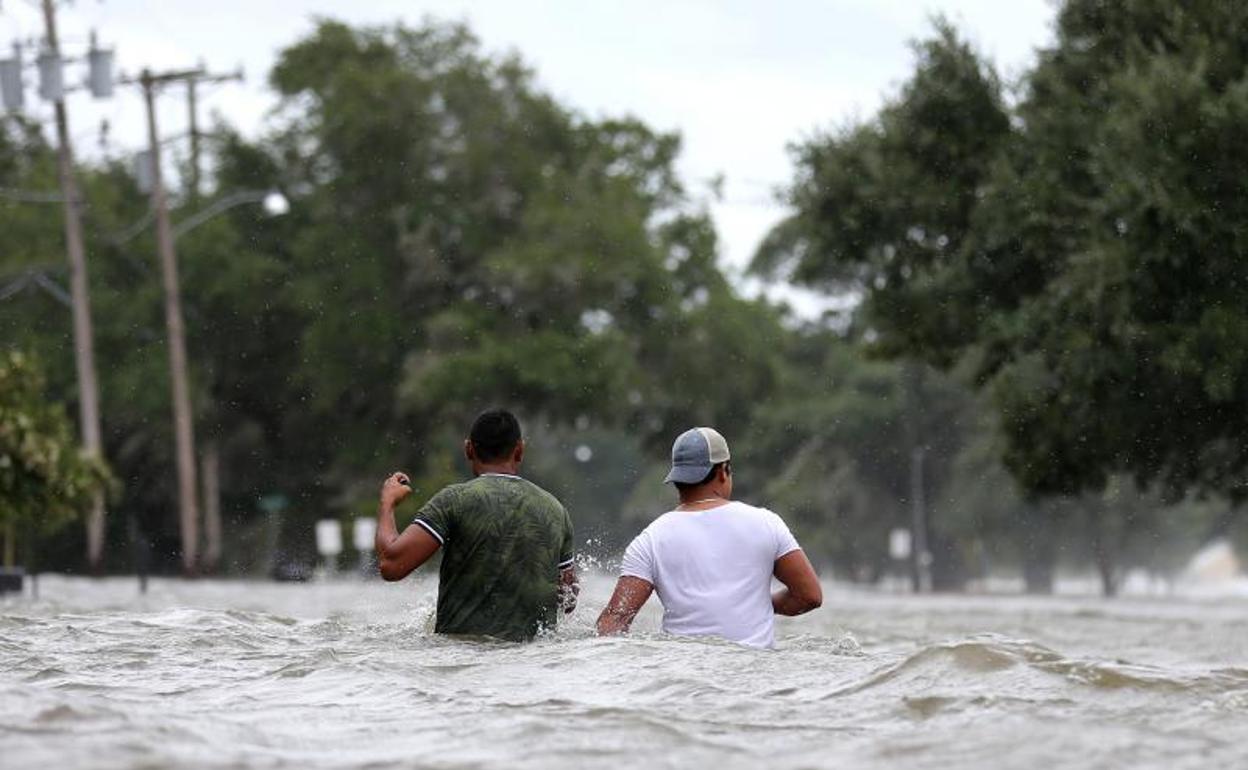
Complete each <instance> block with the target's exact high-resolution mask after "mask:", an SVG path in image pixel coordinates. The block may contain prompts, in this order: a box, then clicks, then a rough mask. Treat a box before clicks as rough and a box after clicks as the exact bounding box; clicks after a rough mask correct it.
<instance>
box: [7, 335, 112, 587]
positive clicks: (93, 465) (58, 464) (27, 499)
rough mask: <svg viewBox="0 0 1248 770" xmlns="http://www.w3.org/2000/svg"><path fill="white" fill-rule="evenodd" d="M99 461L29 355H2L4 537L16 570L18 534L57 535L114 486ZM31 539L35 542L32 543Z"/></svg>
mask: <svg viewBox="0 0 1248 770" xmlns="http://www.w3.org/2000/svg"><path fill="white" fill-rule="evenodd" d="M109 479H110V476H109V473H108V470H107V468H106V467H105V466H104V465H103V463H102V462H101V461H100V460H99V459H98V458H93V457H87V456H85V455H83V454H82V452H81V451H80V450H79V448H78V445H77V442H76V441H75V439H74V436H73V430H72V428H71V425H70V422H69V418H68V417H66V415H65V412H64V410H63V409H62V408H61V406H60V405H59V404H52V403H49V402H48V401H47V399H46V396H45V394H44V379H43V374H42V372H41V371H40V369H39V366H38V364H37V363H36V362H35V361H34V359H32V358H31V357H30V356H29V355H28V354H26V353H23V352H21V351H18V350H13V349H10V350H7V351H5V352H4V353H3V355H0V533H3V536H4V541H5V546H6V547H5V552H4V561H5V566H13V558H14V551H15V549H14V543H15V541H16V539H17V533H18V530H19V529H21V530H23V532H33V531H40V532H43V533H51V532H55V531H56V530H57V529H58V528H59V527H61V526H62V525H64V524H66V523H68V522H70V521H72V520H74V519H75V518H77V517H78V516H80V515H82V514H84V513H86V511H87V510H89V509H90V506H91V501H92V496H93V495H94V494H95V493H96V492H97V491H103V489H105V488H106V487H107V486H108V483H109ZM27 539H28V540H29V537H28V538H27Z"/></svg>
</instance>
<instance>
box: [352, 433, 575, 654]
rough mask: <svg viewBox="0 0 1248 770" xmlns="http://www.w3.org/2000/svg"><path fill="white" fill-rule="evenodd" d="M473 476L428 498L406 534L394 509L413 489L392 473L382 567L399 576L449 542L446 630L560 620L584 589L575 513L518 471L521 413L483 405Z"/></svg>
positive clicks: (506, 630) (381, 523)
mask: <svg viewBox="0 0 1248 770" xmlns="http://www.w3.org/2000/svg"><path fill="white" fill-rule="evenodd" d="M464 456H465V457H467V458H468V462H469V463H470V464H471V466H472V475H473V477H474V478H473V479H472V480H471V481H466V482H464V483H462V484H452V485H450V486H448V487H445V488H444V489H442V490H441V491H440V492H438V493H437V494H435V495H434V496H433V497H432V498H430V499H429V501H428V502H427V503H425V505H424V506H423V507H422V508H421V509H420V510H419V511H418V512H417V513H416V518H415V520H414V521H413V523H412V525H411V526H409V527H408V528H407V529H405V530H404V531H403V533H402V534H399V532H398V528H397V527H396V526H395V521H394V509H395V507H396V506H397V505H398V504H399V503H400V502H402V501H403V500H404V499H405V498H407V497H408V495H410V494H411V493H412V488H411V486H410V484H409V481H408V477H407V476H406V475H405V474H403V473H395V474H393V475H391V476H390V477H389V478H387V479H386V481H385V483H384V484H383V485H382V488H381V504H380V506H379V507H378V512H377V538H376V548H377V558H378V561H379V562H380V567H381V576H382V577H383V578H385V579H386V580H401V579H403V578H404V577H406V576H407V575H408V574H410V573H411V572H412V571H413V570H415V569H416V568H417V567H419V566H420V565H421V564H424V563H425V562H426V561H428V559H429V557H431V556H433V554H434V553H436V552H437V550H438V549H439V548H441V549H442V567H441V569H440V570H439V572H438V607H437V622H436V625H435V627H434V631H435V632H437V633H440V634H470V635H477V636H491V637H496V638H499V639H505V640H508V641H516V642H520V641H528V640H530V639H532V638H533V637H534V636H536V635H537V633H538V631H540V630H542V629H543V628H545V629H552V630H553V629H554V626H555V622H556V619H557V617H558V609H559V608H560V607H562V608H563V610H564V611H565V612H571V611H572V610H573V609H574V608H575V606H576V594H577V592H578V591H579V585H578V584H577V579H576V571H575V569H574V567H573V560H572V555H573V554H572V543H573V539H572V520H571V518H570V517H569V516H568V512H567V511H566V510H565V509H564V507H563V505H562V504H561V503H560V502H559V501H558V500H557V499H555V497H554V495H551V494H550V493H549V492H547V491H545V490H544V489H542V488H541V487H539V486H537V485H536V484H534V483H532V482H530V481H527V480H525V479H523V478H521V477H520V476H519V470H520V463H521V461H522V460H523V459H524V440H523V438H522V437H521V435H520V423H519V422H518V421H517V420H516V418H515V416H514V415H512V414H511V413H510V412H508V411H506V410H502V409H493V410H490V411H487V412H483V413H482V414H481V415H480V416H478V417H477V419H476V420H475V421H474V422H473V424H472V430H471V431H470V432H469V435H468V438H467V439H466V440H465V441H464Z"/></svg>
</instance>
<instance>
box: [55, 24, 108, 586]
mask: <svg viewBox="0 0 1248 770" xmlns="http://www.w3.org/2000/svg"><path fill="white" fill-rule="evenodd" d="M43 19H44V26H45V28H46V38H47V53H48V54H50V55H51V57H53V59H54V60H55V61H58V62H59V60H60V40H59V38H58V37H57V32H56V6H55V4H54V2H53V0H43ZM59 97H60V98H57V99H56V100H55V101H54V102H53V108H54V110H55V112H56V138H57V172H58V176H59V177H60V182H61V194H62V197H64V199H65V248H66V251H67V252H68V254H69V271H70V294H71V296H72V297H73V317H74V364H75V366H76V368H77V373H78V411H79V418H80V422H81V429H82V447H83V450H84V451H85V453H86V454H87V455H89V456H91V457H97V458H99V457H103V451H102V443H101V440H100V401H99V385H98V383H97V380H96V372H95V341H94V331H93V330H92V326H91V298H90V295H89V293H88V281H87V257H86V250H85V248H84V246H83V239H82V219H81V216H80V212H79V206H80V205H81V203H82V201H81V198H80V196H79V193H78V184H77V180H75V178H74V154H73V148H72V146H71V145H70V140H69V117H68V115H67V114H66V110H65V98H64V95H63V94H60V95H59ZM104 517H105V510H104V493H103V492H97V493H96V494H95V496H94V497H93V498H92V501H91V511H90V513H89V514H88V516H87V563H88V565H89V567H90V569H91V571H92V572H93V573H97V574H98V573H99V572H100V571H101V569H102V568H103V555H104Z"/></svg>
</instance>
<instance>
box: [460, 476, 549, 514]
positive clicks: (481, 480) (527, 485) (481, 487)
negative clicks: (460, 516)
mask: <svg viewBox="0 0 1248 770" xmlns="http://www.w3.org/2000/svg"><path fill="white" fill-rule="evenodd" d="M452 486H458V487H461V488H462V489H463V490H464V492H465V493H468V494H471V495H480V496H482V497H489V496H491V495H493V494H496V493H497V492H498V491H499V490H511V491H512V492H513V493H519V494H520V495H521V496H523V497H525V498H527V499H529V500H531V501H534V502H537V503H540V504H542V505H545V506H548V507H551V508H554V509H556V510H558V511H559V512H561V513H562V512H563V511H564V507H563V503H561V502H559V498H557V497H555V496H554V495H553V494H551V493H550V492H547V491H546V490H545V489H543V488H541V487H540V486H538V485H537V484H534V483H533V482H532V481H529V480H528V479H526V478H523V477H521V476H503V475H492V474H487V475H481V476H477V477H476V478H474V479H470V480H468V481H465V482H463V483H462V484H455V485H452Z"/></svg>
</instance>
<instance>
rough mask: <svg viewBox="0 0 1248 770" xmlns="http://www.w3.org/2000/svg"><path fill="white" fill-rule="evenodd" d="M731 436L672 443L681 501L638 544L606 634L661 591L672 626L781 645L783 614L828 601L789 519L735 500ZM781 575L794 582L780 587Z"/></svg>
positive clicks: (673, 479)
mask: <svg viewBox="0 0 1248 770" xmlns="http://www.w3.org/2000/svg"><path fill="white" fill-rule="evenodd" d="M730 459H731V457H730V455H729V452H728V442H726V441H725V440H724V437H723V436H721V435H720V434H719V433H718V432H717V431H716V430H714V429H712V428H692V429H690V430H687V431H685V432H684V433H682V434H680V436H679V437H677V439H676V442H675V443H674V444H673V445H672V469H671V471H670V472H669V473H668V474H667V478H666V479H665V480H664V481H665V483H672V484H674V485H675V486H676V490H677V492H678V493H679V495H680V504H679V505H677V506H676V508H675V509H673V510H671V511H669V512H667V513H665V514H663V515H662V516H660V517H659V518H658V519H656V520H655V521H654V522H652V523H651V524H650V526H648V527H646V528H645V530H643V531H642V533H641V534H640V535H638V536H637V537H636V538H635V539H634V540H633V542H632V543H631V544H630V545H629V546H628V549H627V550H626V551H625V553H624V561H623V564H622V565H621V569H620V579H619V582H617V583H616V586H615V592H614V594H613V595H612V596H611V600H610V601H609V602H608V603H607V606H606V608H605V609H604V610H603V611H602V614H601V615H600V616H599V617H598V633H599V634H602V635H612V634H620V633H624V632H626V631H627V630H628V627H629V625H630V624H631V623H632V621H633V618H635V617H636V616H637V613H638V612H639V611H640V610H641V608H642V606H643V605H644V604H645V603H646V600H647V599H649V598H650V594H651V593H658V595H659V601H660V602H662V604H663V630H664V631H665V632H667V633H671V634H677V635H681V636H717V637H722V638H724V639H729V640H731V641H735V642H740V643H742V644H747V645H750V646H753V647H771V646H773V645H774V644H775V616H776V615H801V614H802V613H805V612H809V611H811V610H813V609H815V608H817V607H819V605H820V604H822V602H823V591H822V589H821V588H820V586H819V578H818V577H817V576H816V575H815V570H814V568H813V567H811V564H810V560H809V559H807V558H806V554H805V553H803V552H802V550H801V547H800V546H799V545H798V544H797V540H795V539H794V538H793V535H792V534H791V533H790V532H789V528H788V527H787V526H786V525H785V523H784V521H783V520H782V519H781V518H780V517H779V516H777V515H776V514H774V513H772V512H771V511H768V510H766V509H763V508H756V507H754V506H752V505H747V504H745V503H742V502H736V501H733V500H732V465H731V462H730ZM773 576H774V577H775V578H776V579H777V580H779V581H780V582H781V583H782V584H783V585H784V588H783V589H782V590H780V591H777V592H776V593H775V594H772V593H771V579H772V577H773Z"/></svg>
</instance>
